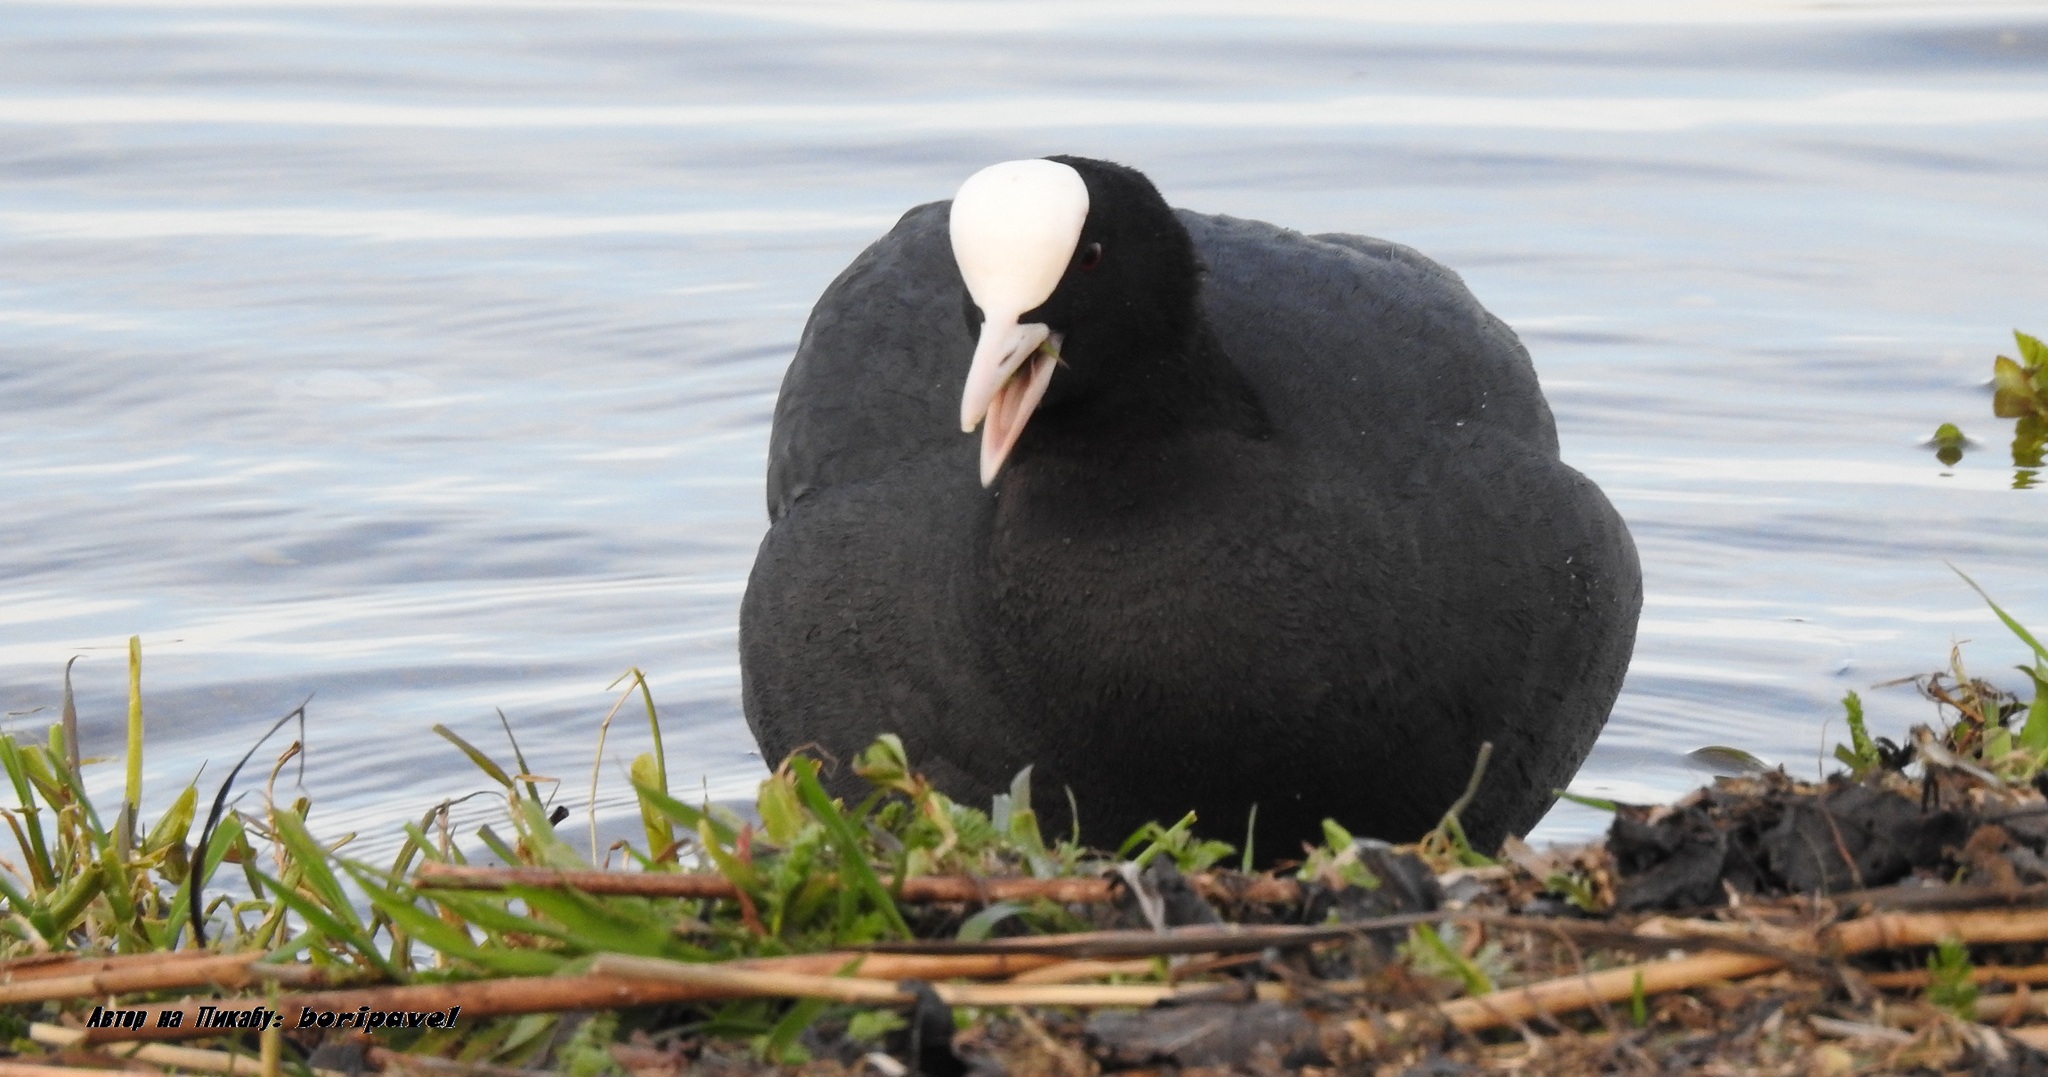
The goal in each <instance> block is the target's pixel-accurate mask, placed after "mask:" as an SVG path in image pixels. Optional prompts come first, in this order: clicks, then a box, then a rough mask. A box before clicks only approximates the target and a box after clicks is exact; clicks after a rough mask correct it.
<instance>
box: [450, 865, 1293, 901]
mask: <svg viewBox="0 0 2048 1077" xmlns="http://www.w3.org/2000/svg"><path fill="white" fill-rule="evenodd" d="M1188 882H1189V883H1190V885H1192V886H1193V887H1194V888H1195V891H1196V892H1197V893H1199V894H1201V895H1202V896H1203V897H1205V898H1208V899H1209V900H1211V901H1223V902H1250V903H1253V904H1260V905H1288V904H1295V903H1298V902H1300V901H1301V899H1302V889H1301V884H1299V883H1297V882H1295V881H1293V880H1291V879H1273V878H1256V879H1251V880H1248V881H1246V882H1244V883H1241V884H1234V883H1231V882H1229V881H1226V880H1225V878H1224V877H1222V876H1219V875H1215V874H1211V873H1209V872H1203V873H1201V874H1198V875H1194V876H1191V877H1190V878H1189V879H1188ZM413 885H415V886H417V887H420V888H421V889H442V890H503V889H505V888H506V887H509V886H531V887H537V888H546V889H571V890H581V891H582V892H584V893H586V894H607V895H624V896H630V897H666V898H695V899H712V900H727V901H730V900H737V899H738V897H739V895H740V890H739V887H737V886H734V885H733V883H732V880H730V879H727V878H726V877H725V876H723V875H714V874H708V873H676V874H668V873H661V872H639V871H557V870H554V869H552V868H524V867H520V868H495V867H471V866H468V865H461V864H441V863H426V864H422V865H420V867H419V869H418V870H417V871H415V872H414V874H413ZM1122 888H1123V884H1122V883H1121V882H1119V881H1117V880H1114V879H1110V878H1088V879H984V878H979V877H976V876H972V875H922V876H917V877H914V878H909V879H905V880H903V886H902V889H901V890H900V891H899V892H898V893H897V894H896V897H897V899H898V900H900V901H907V902H911V903H913V904H926V903H939V902H964V903H980V904H993V903H995V902H999V901H1029V900H1032V899H1034V898H1043V899H1045V900H1047V901H1054V902H1058V903H1060V904H1071V905H1100V904H1106V903H1108V902H1111V901H1114V900H1115V899H1116V893H1117V891H1118V890H1121V889H1122Z"/></svg>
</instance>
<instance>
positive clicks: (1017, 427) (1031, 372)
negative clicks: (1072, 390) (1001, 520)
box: [981, 351, 1059, 486]
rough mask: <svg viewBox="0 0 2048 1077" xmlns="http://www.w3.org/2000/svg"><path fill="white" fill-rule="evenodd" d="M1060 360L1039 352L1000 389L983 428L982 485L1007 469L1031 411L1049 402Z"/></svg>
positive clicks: (993, 479) (989, 408)
mask: <svg viewBox="0 0 2048 1077" xmlns="http://www.w3.org/2000/svg"><path fill="white" fill-rule="evenodd" d="M1058 365H1059V360H1058V359H1056V358H1054V357H1053V356H1051V355H1048V354H1046V353H1045V352H1042V351H1040V352H1035V353H1033V354H1032V356H1031V358H1029V359H1026V360H1025V361H1024V365H1023V366H1022V367H1021V368H1019V369H1018V370H1017V372H1016V373H1014V374H1012V375H1010V377H1009V380H1007V381H1005V382H1003V384H1002V387H1001V388H999V389H997V390H996V395H995V397H994V399H992V400H990V401H989V405H988V417H987V418H986V419H985V420H984V421H983V425H982V428H981V484H982V485H983V486H987V485H988V484H989V483H992V482H994V481H995V479H996V473H997V472H999V471H1001V470H1002V468H1003V461H1004V460H1005V459H1007V458H1008V457H1009V455H1010V450H1011V449H1012V448H1015V447H1016V444H1017V438H1018V437H1019V436H1021V435H1022V434H1023V433H1024V424H1025V422H1026V421H1028V420H1029V419H1030V418H1031V412H1032V411H1033V410H1034V409H1036V408H1037V407H1038V402H1039V401H1040V400H1043V399H1045V387H1046V386H1048V385H1050V384H1052V372H1053V368H1054V367H1056V366H1058Z"/></svg>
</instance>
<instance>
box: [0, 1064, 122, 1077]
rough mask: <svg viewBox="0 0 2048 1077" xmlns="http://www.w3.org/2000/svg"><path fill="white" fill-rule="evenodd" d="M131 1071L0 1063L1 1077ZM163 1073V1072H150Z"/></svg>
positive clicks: (58, 1076)
mask: <svg viewBox="0 0 2048 1077" xmlns="http://www.w3.org/2000/svg"><path fill="white" fill-rule="evenodd" d="M134 1072H136V1071H134V1070H129V1069H113V1068H109V1067H105V1066H46V1065H41V1064H38V1063H34V1062H15V1061H12V1060H7V1061H0V1077H78V1075H79V1074H81V1073H134ZM145 1072H148V1073H161V1072H162V1071H161V1070H148V1071H145Z"/></svg>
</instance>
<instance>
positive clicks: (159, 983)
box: [0, 951, 321, 1006]
mask: <svg viewBox="0 0 2048 1077" xmlns="http://www.w3.org/2000/svg"><path fill="white" fill-rule="evenodd" d="M192 952H194V953H202V952H201V951H192ZM138 956H140V955H138ZM262 957H263V955H262V954H204V955H203V956H201V957H200V958H198V959H196V960H181V961H172V962H159V963H157V964H156V965H154V966H150V965H135V964H123V965H121V966H119V967H117V968H113V969H108V970H105V971H100V972H92V973H85V974H80V975H73V976H45V977H38V978H35V979H30V980H26V981H23V982H20V983H0V1006H14V1005H18V1004H21V1003H25V1002H55V1001H58V1000H60V999H73V998H105V997H107V996H108V995H125V994H128V993H130V992H135V991H164V990H168V989H170V988H174V987H221V988H227V989H229V990H235V989H239V988H244V987H248V986H249V985H250V984H253V983H258V982H261V981H265V980H277V981H280V982H282V983H285V984H288V985H291V986H294V987H297V986H304V985H307V984H312V983H317V982H319V980H320V979H321V973H320V972H319V970H317V969H313V968H310V967H308V966H304V965H268V966H262V965H258V964H257V962H258V961H259V960H260V959H261V958H262Z"/></svg>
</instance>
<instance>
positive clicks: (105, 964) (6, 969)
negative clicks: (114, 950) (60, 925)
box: [0, 950, 220, 984]
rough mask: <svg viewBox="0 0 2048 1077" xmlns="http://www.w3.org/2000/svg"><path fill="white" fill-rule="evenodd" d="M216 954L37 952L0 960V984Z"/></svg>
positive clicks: (175, 961)
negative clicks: (32, 954)
mask: <svg viewBox="0 0 2048 1077" xmlns="http://www.w3.org/2000/svg"><path fill="white" fill-rule="evenodd" d="M218 956H220V955H218V954H216V953H214V952H213V951H211V950H171V951H168V952H165V953H157V954H115V955H111V956H107V957H88V956H83V955H80V954H37V955H36V956H34V957H21V958H16V959H14V960H12V961H0V984H14V983H22V982H24V981H27V980H43V979H49V978H50V977H53V976H89V975H92V974H93V973H96V972H113V971H115V970H117V969H125V968H159V967H162V966H163V965H166V964H173V963H180V962H186V961H199V960H203V959H205V958H209V957H218Z"/></svg>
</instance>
